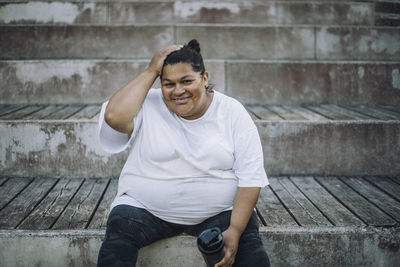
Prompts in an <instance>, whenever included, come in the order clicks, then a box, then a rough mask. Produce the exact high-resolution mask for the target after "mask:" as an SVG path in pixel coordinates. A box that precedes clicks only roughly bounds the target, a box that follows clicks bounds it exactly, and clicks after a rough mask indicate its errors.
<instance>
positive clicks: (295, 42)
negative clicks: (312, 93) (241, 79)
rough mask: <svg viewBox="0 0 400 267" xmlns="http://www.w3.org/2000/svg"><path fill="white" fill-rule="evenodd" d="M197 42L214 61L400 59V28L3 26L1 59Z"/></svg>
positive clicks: (134, 53) (103, 54)
mask: <svg viewBox="0 0 400 267" xmlns="http://www.w3.org/2000/svg"><path fill="white" fill-rule="evenodd" d="M175 35H176V38H175V37H174V36H175ZM193 38H196V39H198V40H199V42H200V44H202V49H203V50H202V51H203V53H202V54H203V56H204V57H205V58H208V59H318V60H324V59H329V60H341V59H343V60H389V61H395V60H397V61H398V60H400V31H399V30H398V28H396V27H350V26H349V27H347V26H343V27H336V26H325V27H324V26H315V27H314V26H254V25H248V26H242V25H225V26H223V25H219V24H214V25H198V24H197V25H177V26H168V25H167V26H130V25H125V26H124V25H121V26H89V25H87V26H86V25H74V26H67V25H65V26H48V25H42V26H15V27H14V26H1V27H0V59H28V58H29V59H64V58H74V59H78V58H79V59H83V58H86V59H95V58H115V59H117V58H124V59H129V58H136V59H141V58H150V57H151V56H152V55H153V53H154V51H157V50H159V49H160V48H162V47H164V46H166V45H169V44H172V43H175V42H177V43H187V42H188V41H189V40H191V39H193ZM21 40H24V41H23V42H21ZM116 40H118V41H116ZM210 40H212V41H210ZM243 40H246V42H243Z"/></svg>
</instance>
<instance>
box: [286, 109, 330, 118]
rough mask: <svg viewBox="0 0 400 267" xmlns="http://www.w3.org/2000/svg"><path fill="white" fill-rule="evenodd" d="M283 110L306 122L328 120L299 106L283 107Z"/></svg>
mask: <svg viewBox="0 0 400 267" xmlns="http://www.w3.org/2000/svg"><path fill="white" fill-rule="evenodd" d="M285 108H286V109H289V110H291V111H292V112H293V113H297V114H300V115H301V116H303V117H304V118H306V119H307V120H311V121H327V120H329V119H328V118H326V117H324V116H322V115H320V114H318V113H315V112H313V111H311V110H308V109H306V108H303V107H300V106H285Z"/></svg>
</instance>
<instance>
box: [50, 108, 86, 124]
mask: <svg viewBox="0 0 400 267" xmlns="http://www.w3.org/2000/svg"><path fill="white" fill-rule="evenodd" d="M82 108H83V106H77V105H71V106H65V107H64V108H62V109H59V110H57V111H56V112H54V113H52V114H50V115H49V116H48V117H47V118H46V119H48V120H64V119H67V118H68V117H70V116H72V115H74V114H75V113H77V112H78V111H80V110H81V109H82Z"/></svg>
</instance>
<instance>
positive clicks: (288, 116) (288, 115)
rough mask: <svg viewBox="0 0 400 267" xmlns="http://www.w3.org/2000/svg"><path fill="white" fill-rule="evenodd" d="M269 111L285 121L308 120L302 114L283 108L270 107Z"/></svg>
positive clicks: (277, 106)
mask: <svg viewBox="0 0 400 267" xmlns="http://www.w3.org/2000/svg"><path fill="white" fill-rule="evenodd" d="M268 109H269V110H271V111H273V112H275V113H276V114H278V115H279V116H280V117H282V118H284V119H285V120H306V118H304V117H303V116H301V115H300V114H296V113H293V112H292V111H290V110H288V109H285V108H284V107H283V106H279V105H274V106H268Z"/></svg>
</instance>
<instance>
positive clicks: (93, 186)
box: [52, 178, 108, 229]
mask: <svg viewBox="0 0 400 267" xmlns="http://www.w3.org/2000/svg"><path fill="white" fill-rule="evenodd" d="M107 184H108V179H100V178H97V179H86V180H85V181H84V183H83V185H82V186H81V187H80V188H79V190H78V192H77V193H76V194H75V196H74V198H73V199H72V200H71V202H70V203H69V204H68V206H67V207H66V209H65V210H64V212H63V213H62V214H61V216H60V218H58V220H57V221H56V223H55V224H54V226H53V227H52V229H85V228H86V226H87V225H88V223H89V222H90V219H91V217H92V214H93V213H94V211H95V210H96V207H97V204H98V203H99V201H100V198H101V196H102V195H103V192H104V190H105V188H106V186H107Z"/></svg>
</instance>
